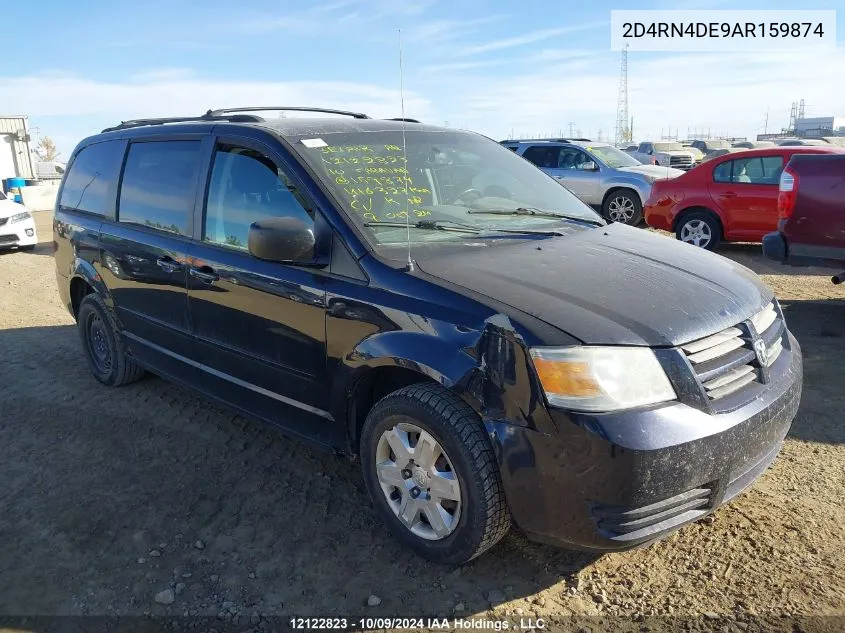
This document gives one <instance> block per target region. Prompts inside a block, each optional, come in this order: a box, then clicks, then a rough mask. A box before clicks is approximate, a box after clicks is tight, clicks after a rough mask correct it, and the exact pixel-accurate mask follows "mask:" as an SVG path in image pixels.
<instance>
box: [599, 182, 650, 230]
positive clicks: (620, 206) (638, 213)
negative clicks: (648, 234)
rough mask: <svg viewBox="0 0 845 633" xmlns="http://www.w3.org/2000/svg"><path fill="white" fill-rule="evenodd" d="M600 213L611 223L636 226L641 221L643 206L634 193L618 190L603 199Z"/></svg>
mask: <svg viewBox="0 0 845 633" xmlns="http://www.w3.org/2000/svg"><path fill="white" fill-rule="evenodd" d="M602 213H603V214H604V217H605V218H607V219H608V220H610V221H612V222H619V223H621V224H630V225H631V226H636V225H638V224H639V223H640V221H641V220H642V219H643V204H642V202H640V197H639V196H638V195H637V194H636V193H634V192H632V191H627V190H623V189H620V190H618V191H613V192H611V193H610V194H609V195H608V196H607V198H605V200H604V204H602Z"/></svg>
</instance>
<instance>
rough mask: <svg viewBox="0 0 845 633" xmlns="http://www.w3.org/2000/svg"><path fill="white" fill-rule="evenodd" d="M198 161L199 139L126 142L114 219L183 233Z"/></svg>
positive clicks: (190, 210)
mask: <svg viewBox="0 0 845 633" xmlns="http://www.w3.org/2000/svg"><path fill="white" fill-rule="evenodd" d="M199 163H200V142H199V141H150V142H140V143H132V144H130V145H129V156H128V157H127V158H126V167H125V169H124V170H123V180H122V181H121V184H120V198H119V204H118V220H119V221H120V222H128V223H132V224H140V225H142V226H149V227H152V228H155V229H158V230H160V231H167V232H169V233H176V234H177V235H187V234H188V218H190V216H191V213H192V212H193V206H194V194H195V189H196V182H197V170H198V168H199Z"/></svg>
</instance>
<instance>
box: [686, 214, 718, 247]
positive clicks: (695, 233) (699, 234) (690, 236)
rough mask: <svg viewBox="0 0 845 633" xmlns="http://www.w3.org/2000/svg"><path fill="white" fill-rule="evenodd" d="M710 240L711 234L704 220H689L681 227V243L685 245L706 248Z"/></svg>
mask: <svg viewBox="0 0 845 633" xmlns="http://www.w3.org/2000/svg"><path fill="white" fill-rule="evenodd" d="M712 239H713V232H712V231H711V230H710V225H709V224H707V222H705V221H704V220H697V219H696V220H690V221H689V222H687V223H686V224H684V226H683V227H681V241H682V242H686V243H687V244H693V245H694V246H700V247H701V248H706V247H707V245H708V244H710V240H712Z"/></svg>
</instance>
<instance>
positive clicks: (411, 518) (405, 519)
mask: <svg viewBox="0 0 845 633" xmlns="http://www.w3.org/2000/svg"><path fill="white" fill-rule="evenodd" d="M419 515H420V502H419V500H417V499H414V498H412V497H411V495H410V494H408V493H405V494H404V495H402V507H401V508H399V518H400V519H401V521H402V523H404V524H405V525H407V526H408V529H410V528H412V527H414V525H415V524H416V522H417V521H418V520H419Z"/></svg>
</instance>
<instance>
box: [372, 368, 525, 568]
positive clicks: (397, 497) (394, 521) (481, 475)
mask: <svg viewBox="0 0 845 633" xmlns="http://www.w3.org/2000/svg"><path fill="white" fill-rule="evenodd" d="M400 425H401V427H400ZM402 428H405V429H407V428H417V429H419V430H420V431H421V432H424V433H426V434H427V435H425V436H423V435H419V436H417V439H416V442H414V441H413V439H414V438H413V435H414V434H413V432H410V431H403V430H402ZM403 433H404V434H405V435H404V439H403ZM387 437H390V438H391V439H390V440H388V439H386V438H387ZM397 438H398V439H397ZM423 438H425V439H424V440H423V441H422V442H421V441H420V440H421V439H423ZM405 440H407V441H405ZM397 441H399V442H401V443H400V444H399V447H400V452H401V449H408V452H407V453H405V457H410V458H413V459H415V460H416V461H418V462H419V465H415V464H413V463H411V464H408V462H407V461H404V460H403V459H402V457H401V455H399V454H398V453H396V452H394V451H393V447H394V446H396V442H397ZM432 442H433V443H434V444H432ZM432 445H435V446H436V447H437V448H435V450H434V451H432V452H433V454H434V456H435V461H434V462H431V460H427V459H426V451H423V450H420V451H417V448H419V447H420V446H422V447H426V446H428V447H431V446H432ZM385 448H386V449H387V451H389V452H385ZM438 449H439V450H440V452H438ZM360 452H361V466H362V469H363V473H364V482H365V484H366V486H367V491H368V492H369V494H370V498H371V499H372V501H373V505H374V507H375V510H376V513H377V514H378V515H379V516H381V518H382V520H383V521H384V522H385V523H386V524H387V527H388V529H389V530H390V532H391V533H392V534H393V536H394V537H395V538H396V539H397V540H398V541H400V542H401V543H403V544H404V545H406V546H407V547H409V548H410V549H412V550H413V551H414V552H416V553H417V554H418V555H420V556H422V557H423V558H426V559H428V560H430V561H433V562H436V563H441V564H461V563H465V562H467V561H469V560H472V559H473V558H475V557H477V556H479V555H480V554H482V553H484V552H485V551H487V550H488V549H490V548H491V547H493V546H494V545H495V544H496V543H498V542H499V541H500V540H501V539H502V537H503V536H504V535H505V534H506V533H507V532H508V530H509V529H510V524H511V519H510V511H509V509H508V506H507V502H506V501H505V495H504V491H503V488H502V480H501V476H500V474H499V468H498V464H497V462H496V458H495V456H494V454H493V449H492V447H491V445H490V442H489V440H488V439H487V437H486V435H485V432H484V426H483V425H482V423H481V420H480V419H479V418H478V416H477V415H476V413H475V411H473V410H472V408H470V406H469V405H467V404H466V403H465V402H464V401H463V400H461V399H460V398H459V397H458V396H456V395H455V394H453V393H451V392H449V391H447V390H446V389H444V388H443V387H441V386H439V385H433V384H416V385H410V386H408V387H404V388H402V389H399V390H398V391H395V392H393V393H391V394H389V395H387V396H385V397H384V398H382V399H381V400H380V401H379V402H377V403H376V405H375V406H374V407H373V409H372V410H371V411H370V414H369V415H368V416H367V419H366V421H365V422H364V428H363V429H362V432H361V447H360ZM438 455H440V457H438ZM427 461H428V462H429V463H432V464H433V465H432V466H431V467H430V468H428V467H427V464H426V462H427ZM403 465H405V466H406V468H405V469H404V470H405V472H403V470H402V468H401V467H402V466H403ZM444 470H445V472H444ZM420 471H423V474H420ZM434 472H444V475H445V477H438V476H436V475H435V476H431V477H429V475H431V474H432V473H434ZM380 473H382V474H381V475H380ZM384 473H389V474H390V476H389V477H388V476H386V475H385V474H384ZM409 474H411V475H412V476H411V477H407V475H409ZM427 477H429V478H428V479H426V478H427ZM444 481H445V482H447V483H448V484H449V493H448V495H446V496H444V497H441V498H440V499H439V501H438V495H437V492H436V491H437V490H438V488H439V489H441V490H443V487H442V484H443V483H444ZM455 481H457V485H458V490H456V489H455V487H454V482H455ZM387 482H389V483H387ZM394 484H398V485H394ZM412 486H413V487H414V488H416V489H417V490H418V491H422V490H423V489H424V488H427V487H428V486H430V488H427V489H428V490H431V491H434V492H433V493H432V495H433V496H431V497H428V499H426V496H427V494H426V493H425V492H421V493H420V497H418V498H416V499H414V498H413V494H414V492H413V488H411V487H412ZM390 491H392V495H393V496H392V497H390V494H391V492H390ZM449 495H454V497H452V499H447V498H446V497H447V496H449ZM456 498H459V499H460V500H459V501H457V500H456ZM415 503H416V504H417V507H416V508H415V507H414V504H415ZM403 504H407V505H403ZM419 504H422V505H419ZM403 508H404V509H405V510H406V511H407V514H406V516H408V517H410V522H411V525H408V520H406V521H403V520H402V519H400V516H399V515H400V513H402V512H403ZM432 513H433V515H434V516H433V518H435V519H436V517H437V516H440V517H442V518H441V520H440V522H439V527H440V529H441V532H440V533H439V534H438V533H437V532H436V529H435V524H436V523H437V521H435V522H431V521H428V519H427V517H428V516H432ZM423 517H425V518H423ZM447 522H451V523H450V524H447Z"/></svg>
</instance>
